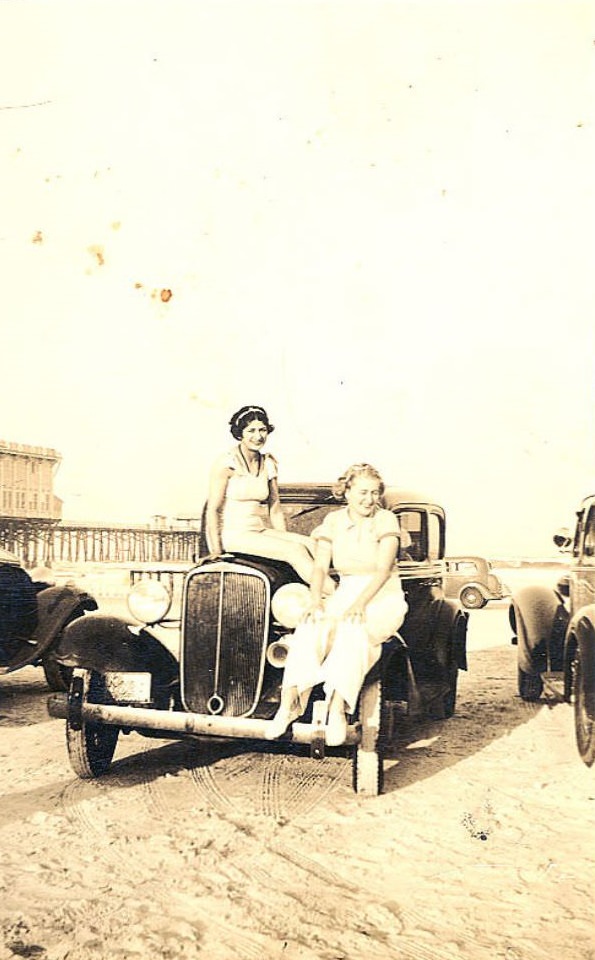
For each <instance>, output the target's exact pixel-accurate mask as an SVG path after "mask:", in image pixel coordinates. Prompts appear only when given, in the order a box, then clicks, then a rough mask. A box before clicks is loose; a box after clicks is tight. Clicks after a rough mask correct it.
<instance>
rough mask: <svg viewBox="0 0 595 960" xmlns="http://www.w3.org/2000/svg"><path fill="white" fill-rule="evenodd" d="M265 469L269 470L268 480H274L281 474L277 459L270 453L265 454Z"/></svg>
mask: <svg viewBox="0 0 595 960" xmlns="http://www.w3.org/2000/svg"><path fill="white" fill-rule="evenodd" d="M265 469H266V472H267V480H274V479H275V477H277V476H278V475H279V471H278V469H277V461H276V460H275V458H274V457H273V455H272V454H270V453H267V454H265Z"/></svg>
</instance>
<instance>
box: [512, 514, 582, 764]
mask: <svg viewBox="0 0 595 960" xmlns="http://www.w3.org/2000/svg"><path fill="white" fill-rule="evenodd" d="M554 543H555V544H556V546H557V547H558V548H559V549H560V550H561V551H563V552H565V553H570V555H571V559H570V562H569V564H568V572H567V573H566V574H564V575H563V576H562V577H561V578H560V580H559V581H558V583H557V585H556V587H555V588H554V589H550V588H549V587H546V586H543V585H536V586H529V587H522V588H521V589H519V590H517V591H515V592H514V594H513V597H512V602H511V604H510V611H509V616H510V625H511V627H512V630H513V637H512V643H513V644H515V645H516V646H517V662H518V691H519V694H520V696H521V697H522V698H523V700H529V701H532V700H539V698H540V697H541V694H542V692H543V689H544V685H546V686H547V687H549V688H550V689H551V690H552V691H553V692H554V693H560V694H561V695H562V696H563V698H564V699H565V700H566V701H569V702H570V701H573V702H574V717H575V731H576V743H577V747H578V752H579V754H580V756H581V758H582V759H583V761H584V762H585V763H586V764H587V766H591V765H592V764H593V761H594V760H595V496H590V497H586V498H585V499H584V500H583V502H582V504H581V506H580V508H579V510H578V511H577V521H576V527H575V530H574V535H572V534H571V533H570V531H569V530H567V529H565V528H564V529H561V530H559V531H558V532H557V533H556V534H555V535H554Z"/></svg>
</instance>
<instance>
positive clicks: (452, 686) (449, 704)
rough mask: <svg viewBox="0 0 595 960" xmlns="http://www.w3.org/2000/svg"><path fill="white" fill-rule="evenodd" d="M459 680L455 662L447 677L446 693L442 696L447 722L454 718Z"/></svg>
mask: <svg viewBox="0 0 595 960" xmlns="http://www.w3.org/2000/svg"><path fill="white" fill-rule="evenodd" d="M458 680H459V667H458V664H457V663H456V662H453V663H452V664H451V666H450V670H449V676H448V685H449V686H448V691H447V692H446V693H445V694H444V701H443V704H444V719H445V720H449V719H450V718H451V717H452V716H454V712H455V709H456V706H457V683H458Z"/></svg>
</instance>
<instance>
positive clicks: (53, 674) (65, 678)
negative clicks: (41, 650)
mask: <svg viewBox="0 0 595 960" xmlns="http://www.w3.org/2000/svg"><path fill="white" fill-rule="evenodd" d="M41 665H42V667H43V672H44V674H45V679H46V681H47V685H48V687H49V688H50V690H60V691H64V690H68V688H69V687H70V681H71V680H72V667H65V666H63V664H61V663H58V661H57V660H54V658H53V657H52V656H51V655H49V656H47V657H44V658H43V660H42V661H41Z"/></svg>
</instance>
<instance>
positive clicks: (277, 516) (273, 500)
mask: <svg viewBox="0 0 595 960" xmlns="http://www.w3.org/2000/svg"><path fill="white" fill-rule="evenodd" d="M269 516H270V518H271V526H272V527H273V529H274V530H287V524H286V522H285V514H284V513H283V507H282V506H281V498H280V497H279V483H278V481H277V478H276V477H271V478H270V479H269Z"/></svg>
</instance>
